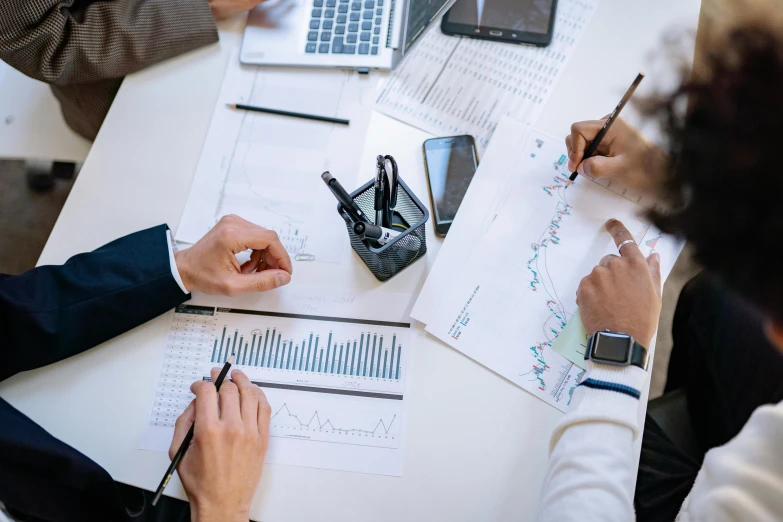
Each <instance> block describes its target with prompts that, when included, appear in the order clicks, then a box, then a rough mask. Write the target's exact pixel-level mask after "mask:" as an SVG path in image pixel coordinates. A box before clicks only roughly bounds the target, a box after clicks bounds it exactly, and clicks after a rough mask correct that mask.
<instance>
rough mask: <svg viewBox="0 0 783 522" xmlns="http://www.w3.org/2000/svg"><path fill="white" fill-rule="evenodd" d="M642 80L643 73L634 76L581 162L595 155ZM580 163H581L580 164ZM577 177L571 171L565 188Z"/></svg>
mask: <svg viewBox="0 0 783 522" xmlns="http://www.w3.org/2000/svg"><path fill="white" fill-rule="evenodd" d="M643 79H644V73H639V74H637V75H636V79H635V80H634V81H633V83H632V84H631V86H630V87H628V90H627V91H625V95H623V98H622V99H621V100H620V103H618V104H617V107H615V108H614V110H613V111H612V114H610V115H609V118H607V120H606V122H605V123H604V126H603V127H601V130H600V131H598V134H597V135H596V137H595V138H594V139H593V141H592V142H591V143H590V146H589V147H587V150H586V151H585V153H584V155H583V156H582V161H584V160H586V159H587V158H589V157H591V156H592V155H593V154H595V151H596V150H598V146H599V145H600V144H601V140H602V139H604V136H606V133H607V132H609V128H610V127H611V126H612V124H613V123H614V120H616V119H617V117H618V116H620V111H622V110H623V107H625V104H626V103H628V100H630V99H631V96H633V93H634V91H636V88H637V87H638V86H639V84H640V83H642V80H643ZM580 163H581V162H580ZM577 175H578V172H577V171H573V172H572V173H571V175H570V176H569V177H568V183H567V184H566V186H568V185H570V184H571V183H573V181H574V180H575V179H576V176H577Z"/></svg>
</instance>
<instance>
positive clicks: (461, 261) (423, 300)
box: [411, 118, 527, 324]
mask: <svg viewBox="0 0 783 522" xmlns="http://www.w3.org/2000/svg"><path fill="white" fill-rule="evenodd" d="M506 126H512V127H513V129H509V130H508V131H507V132H504V130H503V129H504V127H506ZM517 128H518V126H517V125H515V124H514V122H513V120H511V119H509V118H504V119H503V120H501V122H500V124H499V125H498V130H497V132H496V133H495V137H494V138H493V140H494V142H493V143H494V145H493V149H497V150H509V149H513V148H515V147H517V146H518V144H519V143H520V142H522V141H524V139H525V135H526V134H527V131H526V130H525V131H523V133H522V135H516V134H515V133H514V132H515V130H516V129H517ZM514 166H515V159H514V158H512V157H510V156H509V155H503V154H487V155H486V156H485V157H484V158H482V160H481V167H480V168H479V171H478V172H477V173H476V174H475V175H474V176H473V179H472V180H471V182H470V186H469V187H468V191H467V193H466V194H465V197H464V198H463V199H462V203H460V206H459V212H458V213H457V216H456V217H455V219H454V222H453V223H452V225H451V228H450V229H449V235H448V239H447V240H446V241H445V242H444V243H443V246H441V248H440V252H438V257H437V258H435V263H434V264H433V266H432V269H431V270H430V273H429V275H428V276H427V280H426V281H425V282H424V286H423V287H422V289H421V292H420V293H419V296H418V297H417V298H416V304H415V305H414V307H413V310H412V311H411V317H412V318H414V319H416V320H417V321H421V322H422V323H424V324H427V323H428V322H429V318H430V314H431V313H432V312H434V311H436V310H437V307H438V305H439V304H440V301H441V299H442V298H443V295H444V294H445V293H446V292H447V291H448V289H449V287H450V286H451V284H452V281H453V279H454V278H455V277H458V274H459V272H460V271H461V270H462V269H463V268H464V266H465V263H466V261H467V259H468V257H469V256H470V253H471V252H472V248H473V246H474V245H475V244H476V243H477V241H478V239H479V237H480V236H481V234H483V232H484V231H485V230H486V229H487V227H488V226H489V225H490V224H491V222H492V217H493V216H494V214H495V210H496V209H497V206H498V205H499V204H500V203H501V202H502V199H503V194H504V193H505V190H506V188H507V187H508V185H509V180H510V177H511V175H512V174H513V172H514V169H513V167H514Z"/></svg>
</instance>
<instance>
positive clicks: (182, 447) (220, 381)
mask: <svg viewBox="0 0 783 522" xmlns="http://www.w3.org/2000/svg"><path fill="white" fill-rule="evenodd" d="M233 362H234V354H233V353H232V354H231V357H229V358H228V360H227V361H226V364H224V365H223V369H222V370H220V375H218V377H217V379H215V389H216V390H219V389H220V385H221V384H223V380H224V379H225V378H226V375H227V374H228V370H229V368H231V363H233ZM195 427H196V423H195V422H194V423H193V424H192V425H191V426H190V429H189V430H188V434H187V435H185V438H184V439H183V441H182V444H180V445H179V449H178V450H177V453H176V454H175V455H174V458H173V459H171V464H169V469H167V470H166V474H165V475H164V476H163V480H161V481H160V485H159V486H158V489H157V490H156V491H155V497H153V499H152V505H153V506H154V505H155V504H157V503H158V500H160V497H161V496H162V495H163V490H164V489H166V486H168V485H169V481H170V480H171V477H173V476H174V471H175V470H176V469H177V466H179V463H180V461H181V460H182V457H183V456H184V455H185V452H186V451H187V449H188V447H189V446H190V442H191V441H192V440H193V430H194V428H195Z"/></svg>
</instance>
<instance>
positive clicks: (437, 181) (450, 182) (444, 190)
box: [424, 135, 478, 236]
mask: <svg viewBox="0 0 783 522" xmlns="http://www.w3.org/2000/svg"><path fill="white" fill-rule="evenodd" d="M477 168H478V155H477V153H476V141H475V140H474V139H473V136H467V135H465V136H451V137H449V138H432V139H429V140H427V141H425V142H424V170H425V171H426V172H427V181H428V183H429V185H430V201H431V202H432V213H433V215H434V216H435V233H436V234H437V235H439V236H445V235H446V232H448V231H449V227H450V226H451V223H452V221H454V216H456V215H457V209H459V205H460V203H462V198H464V197H465V193H466V192H467V191H468V187H469V186H470V181H471V180H472V179H473V174H475V173H476V169H477Z"/></svg>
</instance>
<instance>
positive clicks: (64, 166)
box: [52, 161, 76, 181]
mask: <svg viewBox="0 0 783 522" xmlns="http://www.w3.org/2000/svg"><path fill="white" fill-rule="evenodd" d="M75 175H76V164H75V163H66V162H63V161H55V162H54V163H52V176H54V177H55V178H58V179H64V180H69V181H70V180H72V179H73V178H74V176H75Z"/></svg>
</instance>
